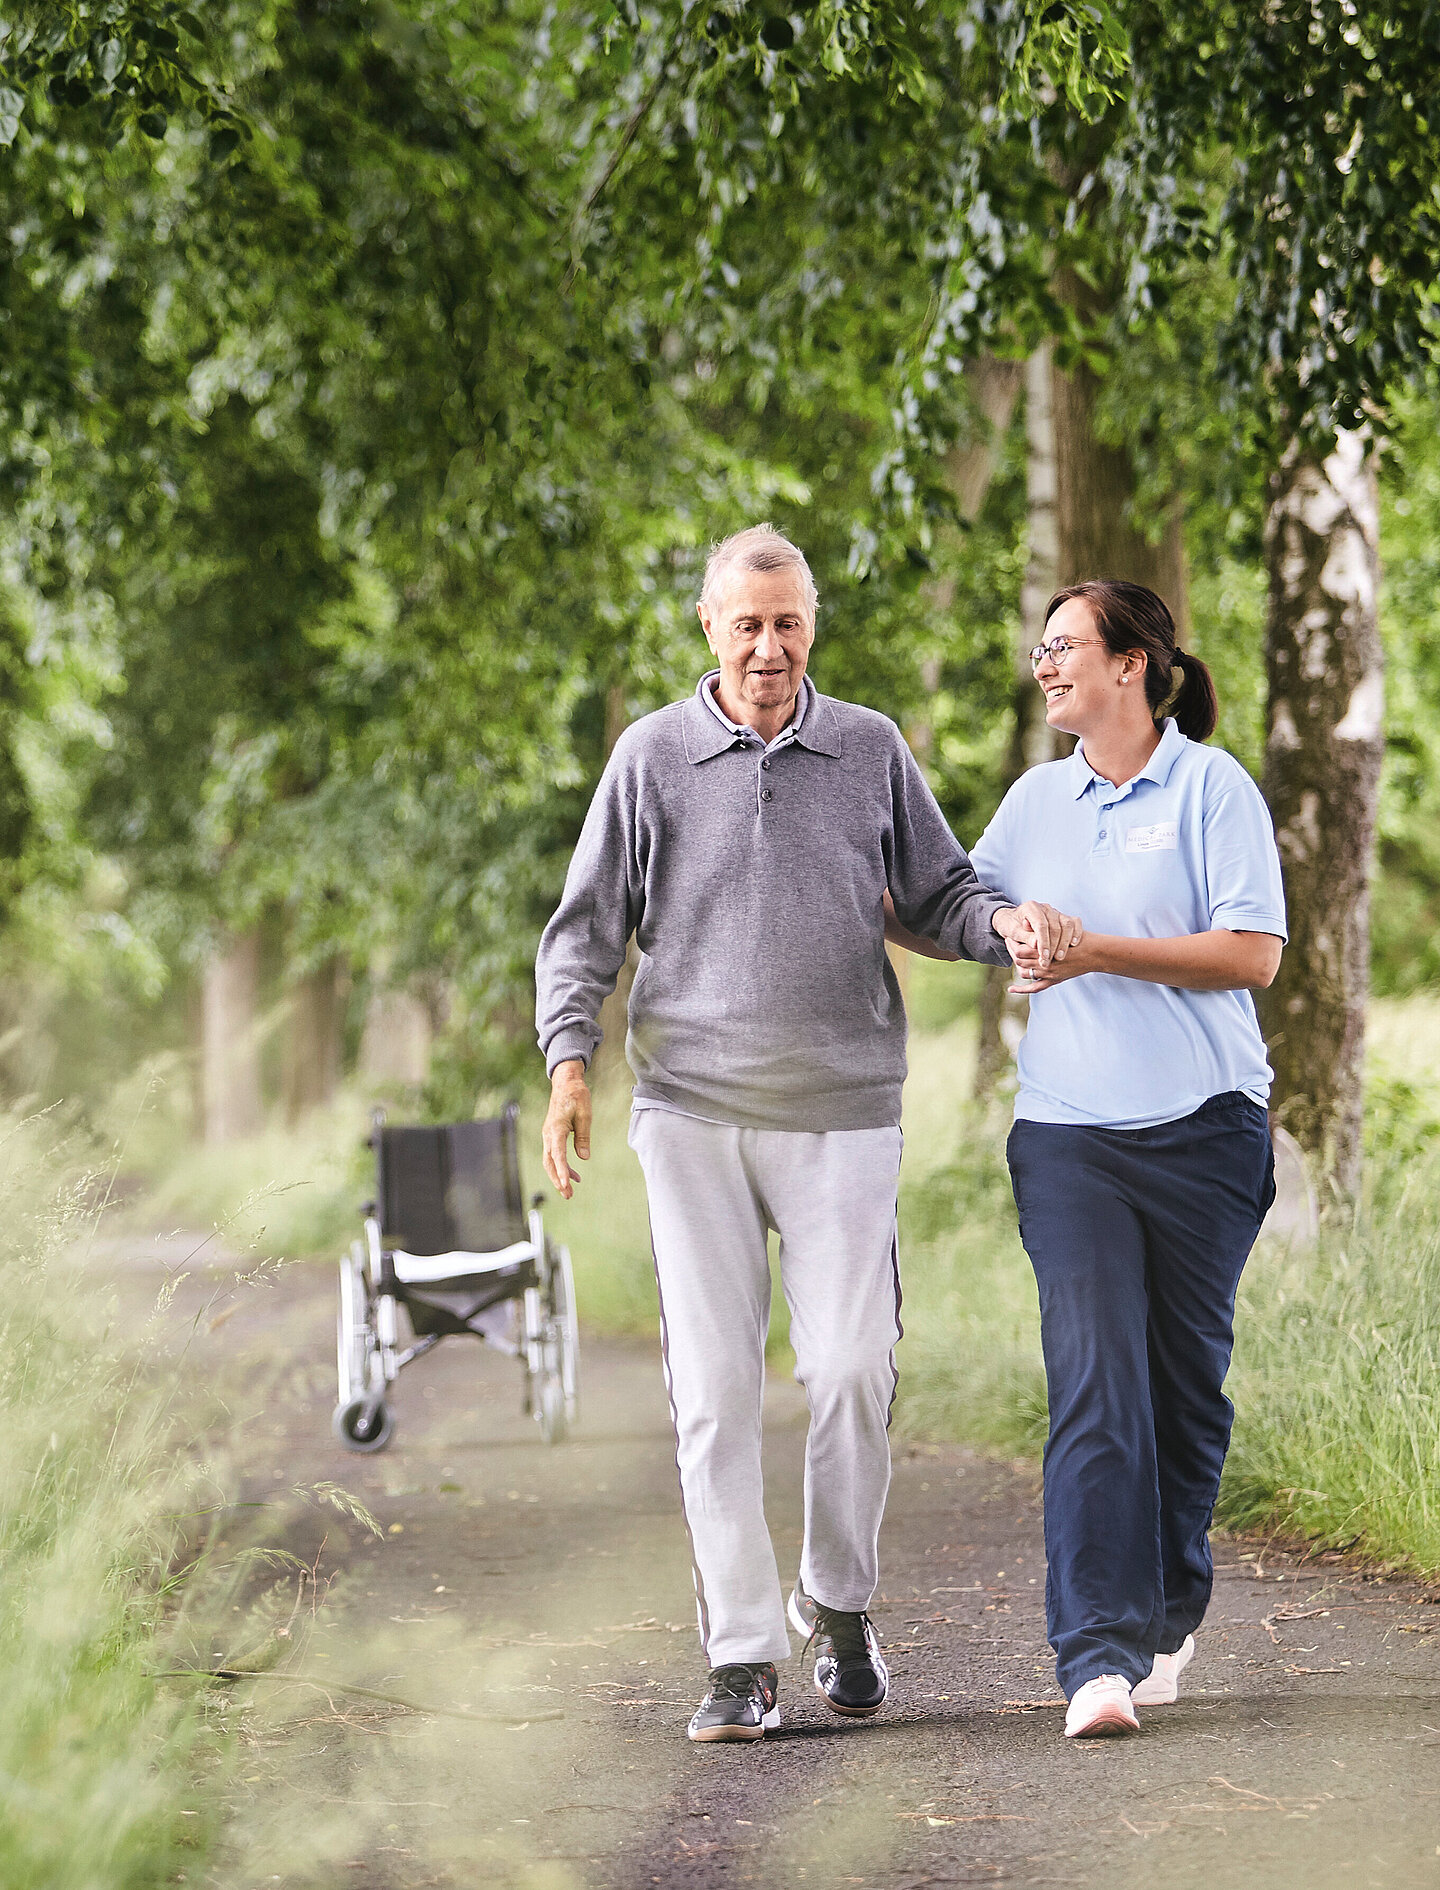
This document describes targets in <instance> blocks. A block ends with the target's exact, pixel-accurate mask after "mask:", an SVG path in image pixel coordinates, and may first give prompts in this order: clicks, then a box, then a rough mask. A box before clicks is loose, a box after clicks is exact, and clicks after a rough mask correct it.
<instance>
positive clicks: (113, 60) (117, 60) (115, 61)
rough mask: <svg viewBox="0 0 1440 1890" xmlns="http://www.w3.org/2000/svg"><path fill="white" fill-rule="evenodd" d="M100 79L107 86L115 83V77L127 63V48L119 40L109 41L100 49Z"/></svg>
mask: <svg viewBox="0 0 1440 1890" xmlns="http://www.w3.org/2000/svg"><path fill="white" fill-rule="evenodd" d="M97 63H98V64H99V67H100V77H101V78H102V79H103V80H104V81H105V83H106V84H107V85H113V84H114V83H115V75H116V74H117V73H118V72H119V70H120V68H121V66H123V65H124V63H125V47H124V45H123V44H122V43H121V41H120V40H118V39H107V40H106V41H105V43H104V45H103V46H101V48H100V58H99V60H98V62H97Z"/></svg>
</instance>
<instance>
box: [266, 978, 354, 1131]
mask: <svg viewBox="0 0 1440 1890" xmlns="http://www.w3.org/2000/svg"><path fill="white" fill-rule="evenodd" d="M349 992H350V979H349V975H348V971H347V968H346V966H345V964H344V962H343V960H341V959H339V958H330V959H327V960H326V961H325V963H324V964H323V965H319V966H317V967H316V969H315V970H314V971H312V972H309V973H308V974H307V975H306V976H305V977H303V978H300V979H298V980H297V981H296V983H295V984H294V985H293V986H292V987H291V990H290V994H289V997H288V999H287V1000H286V1016H285V1024H284V1036H283V1038H282V1040H281V1077H280V1086H281V1094H282V1096H283V1098H284V1103H285V1119H286V1121H287V1122H290V1123H296V1122H298V1121H299V1120H300V1118H301V1117H302V1116H304V1115H305V1114H306V1113H307V1112H308V1111H309V1110H311V1109H315V1108H318V1107H320V1106H321V1105H323V1104H325V1103H328V1102H330V1101H332V1100H333V1099H334V1095H335V1090H336V1086H337V1085H338V1083H339V1081H340V1063H341V1056H342V1052H343V1050H344V1031H345V1001H346V999H347V997H348V996H349Z"/></svg>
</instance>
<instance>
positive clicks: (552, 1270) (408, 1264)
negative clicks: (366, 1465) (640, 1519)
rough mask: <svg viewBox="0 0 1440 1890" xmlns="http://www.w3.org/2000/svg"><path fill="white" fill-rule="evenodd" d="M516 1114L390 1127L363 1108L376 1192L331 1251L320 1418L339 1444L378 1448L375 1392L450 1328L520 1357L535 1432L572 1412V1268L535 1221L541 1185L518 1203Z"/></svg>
mask: <svg viewBox="0 0 1440 1890" xmlns="http://www.w3.org/2000/svg"><path fill="white" fill-rule="evenodd" d="M519 1114H520V1111H519V1105H518V1104H516V1103H513V1102H512V1103H508V1104H507V1105H506V1107H505V1109H504V1111H503V1113H502V1114H501V1115H499V1116H496V1117H493V1118H492V1119H491V1120H489V1121H485V1122H456V1123H450V1124H445V1125H441V1126H439V1127H435V1128H410V1127H403V1128H401V1127H395V1128H392V1127H388V1126H387V1125H386V1122H385V1112H384V1111H383V1110H381V1109H377V1110H376V1111H375V1113H374V1116H373V1117H372V1132H371V1135H370V1138H369V1146H370V1147H371V1148H372V1149H373V1150H374V1152H375V1199H374V1200H373V1201H371V1202H367V1203H366V1205H365V1207H364V1209H363V1212H364V1215H365V1228H364V1233H363V1235H362V1236H361V1238H360V1239H359V1240H357V1241H356V1242H355V1243H354V1245H353V1246H352V1247H351V1248H350V1250H349V1252H348V1253H346V1254H344V1255H342V1257H341V1260H340V1310H339V1317H338V1321H337V1367H338V1376H339V1386H340V1396H339V1401H338V1403H337V1404H336V1406H335V1415H334V1418H333V1420H332V1424H331V1428H332V1429H333V1431H334V1433H335V1436H336V1438H337V1439H338V1441H339V1442H340V1443H341V1444H342V1445H343V1447H344V1448H345V1449H346V1450H353V1451H364V1452H373V1451H377V1450H383V1449H384V1448H385V1446H386V1445H387V1444H388V1443H389V1442H390V1439H391V1437H392V1436H393V1434H394V1429H395V1420H394V1415H393V1413H392V1411H391V1408H390V1404H389V1402H388V1394H389V1391H390V1387H391V1386H392V1385H393V1384H394V1382H395V1380H396V1378H397V1377H398V1376H399V1374H400V1372H401V1370H402V1369H403V1368H404V1367H405V1366H406V1365H409V1364H411V1363H412V1362H413V1361H414V1360H415V1359H417V1358H421V1357H423V1356H424V1354H425V1353H426V1352H429V1351H433V1349H434V1348H435V1347H436V1346H437V1345H438V1344H439V1343H440V1341H441V1340H442V1339H444V1338H449V1337H451V1336H455V1335H461V1334H470V1335H472V1336H473V1337H475V1338H478V1339H480V1340H481V1341H482V1343H484V1344H485V1345H488V1346H490V1347H492V1348H493V1349H494V1350H495V1351H498V1352H504V1353H506V1354H507V1355H508V1356H509V1357H511V1358H514V1359H517V1360H518V1361H519V1364H520V1368H521V1373H522V1377H523V1401H522V1409H523V1410H524V1411H525V1412H526V1413H527V1414H528V1415H529V1416H531V1417H533V1418H534V1419H535V1421H536V1423H537V1425H538V1426H539V1430H540V1435H541V1437H542V1439H543V1440H544V1441H545V1442H546V1443H547V1444H554V1443H558V1442H559V1441H560V1440H561V1439H562V1438H563V1437H564V1436H565V1433H566V1431H567V1429H568V1428H569V1426H570V1425H571V1424H573V1423H574V1421H575V1418H576V1414H577V1410H578V1403H579V1371H580V1339H579V1330H578V1327H577V1325H576V1320H575V1282H574V1276H573V1274H572V1272H571V1268H570V1254H569V1252H568V1250H567V1249H566V1248H564V1247H559V1246H556V1245H555V1244H554V1243H553V1242H552V1241H551V1240H550V1239H549V1237H548V1236H547V1234H546V1232H545V1228H544V1224H543V1222H542V1220H541V1217H540V1204H541V1202H542V1201H543V1199H544V1196H543V1195H539V1194H537V1195H535V1196H534V1197H533V1198H532V1199H531V1202H530V1206H529V1209H528V1210H527V1209H526V1208H525V1206H524V1204H523V1197H522V1195H521V1190H520V1154H519V1148H518V1144H517V1124H518V1119H519ZM402 1308H403V1311H404V1315H405V1322H404V1323H405V1325H406V1326H408V1334H407V1333H405V1332H403V1331H402V1321H401V1311H402ZM407 1338H408V1343H407V1342H406V1341H407Z"/></svg>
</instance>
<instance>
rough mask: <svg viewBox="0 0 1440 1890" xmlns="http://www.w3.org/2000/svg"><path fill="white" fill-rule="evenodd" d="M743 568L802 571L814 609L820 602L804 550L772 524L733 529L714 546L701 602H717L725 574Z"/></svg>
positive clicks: (709, 559) (747, 569) (706, 570)
mask: <svg viewBox="0 0 1440 1890" xmlns="http://www.w3.org/2000/svg"><path fill="white" fill-rule="evenodd" d="M737 566H738V568H739V569H740V570H742V571H799V572H800V573H801V575H802V576H803V577H804V579H805V595H806V598H807V600H808V601H809V605H810V608H811V610H814V608H815V606H816V605H817V604H818V603H819V602H820V593H819V592H818V591H817V590H816V588H815V579H814V578H813V577H812V576H811V574H810V566H809V564H808V563H807V562H806V558H805V553H804V552H803V551H802V550H801V549H800V547H799V546H798V545H792V544H791V542H790V540H789V539H788V538H787V537H786V536H785V534H784V533H783V532H777V531H776V529H775V527H774V526H773V525H748V526H747V527H746V528H745V530H744V531H743V532H732V533H731V534H730V536H729V537H728V538H722V539H721V540H720V543H719V544H718V545H712V546H711V548H710V556H709V557H708V558H707V559H706V560H705V581H704V583H703V584H702V585H701V586H700V602H701V603H702V604H705V605H707V606H708V605H709V604H711V603H712V602H713V601H714V597H715V588H716V585H717V584H718V583H719V581H720V579H721V578H722V577H723V576H724V574H725V573H726V572H727V571H729V570H731V569H733V568H735V567H737Z"/></svg>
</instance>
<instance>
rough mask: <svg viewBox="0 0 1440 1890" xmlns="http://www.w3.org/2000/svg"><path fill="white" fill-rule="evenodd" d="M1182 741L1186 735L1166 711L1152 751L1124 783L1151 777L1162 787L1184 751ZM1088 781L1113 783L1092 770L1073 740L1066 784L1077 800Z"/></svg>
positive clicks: (1106, 785)
mask: <svg viewBox="0 0 1440 1890" xmlns="http://www.w3.org/2000/svg"><path fill="white" fill-rule="evenodd" d="M1185 742H1186V737H1185V736H1184V735H1182V734H1181V733H1180V729H1179V725H1178V724H1177V722H1176V720H1175V718H1174V716H1173V715H1167V716H1166V717H1165V726H1164V730H1163V732H1162V733H1161V736H1160V740H1159V742H1158V743H1157V744H1156V748H1155V752H1154V754H1153V755H1151V757H1150V759H1149V760H1148V761H1147V762H1146V763H1145V766H1144V767H1143V768H1142V769H1141V770H1140V772H1139V773H1138V774H1134V775H1132V776H1131V777H1130V779H1129V781H1127V782H1126V783H1125V784H1124V785H1125V786H1126V787H1133V786H1134V784H1135V782H1137V781H1153V782H1154V783H1155V784H1156V786H1157V787H1164V785H1165V783H1166V782H1167V781H1168V780H1169V779H1170V770H1171V769H1172V768H1173V767H1174V766H1175V763H1176V762H1177V761H1178V760H1179V759H1180V756H1181V754H1182V753H1183V751H1184V748H1185ZM1092 781H1099V782H1100V783H1101V785H1102V786H1103V787H1107V788H1111V787H1113V786H1114V785H1115V784H1114V782H1113V781H1107V780H1106V779H1105V777H1104V776H1103V775H1099V774H1096V772H1095V770H1094V769H1093V768H1092V767H1091V766H1090V763H1089V762H1088V761H1087V760H1086V759H1085V745H1084V743H1083V742H1076V744H1075V752H1074V754H1073V755H1071V757H1070V785H1071V788H1072V791H1073V793H1074V796H1075V799H1076V800H1077V801H1078V800H1079V798H1080V796H1081V795H1082V794H1083V793H1084V792H1085V790H1086V788H1088V787H1089V785H1090V783H1091V782H1092Z"/></svg>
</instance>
